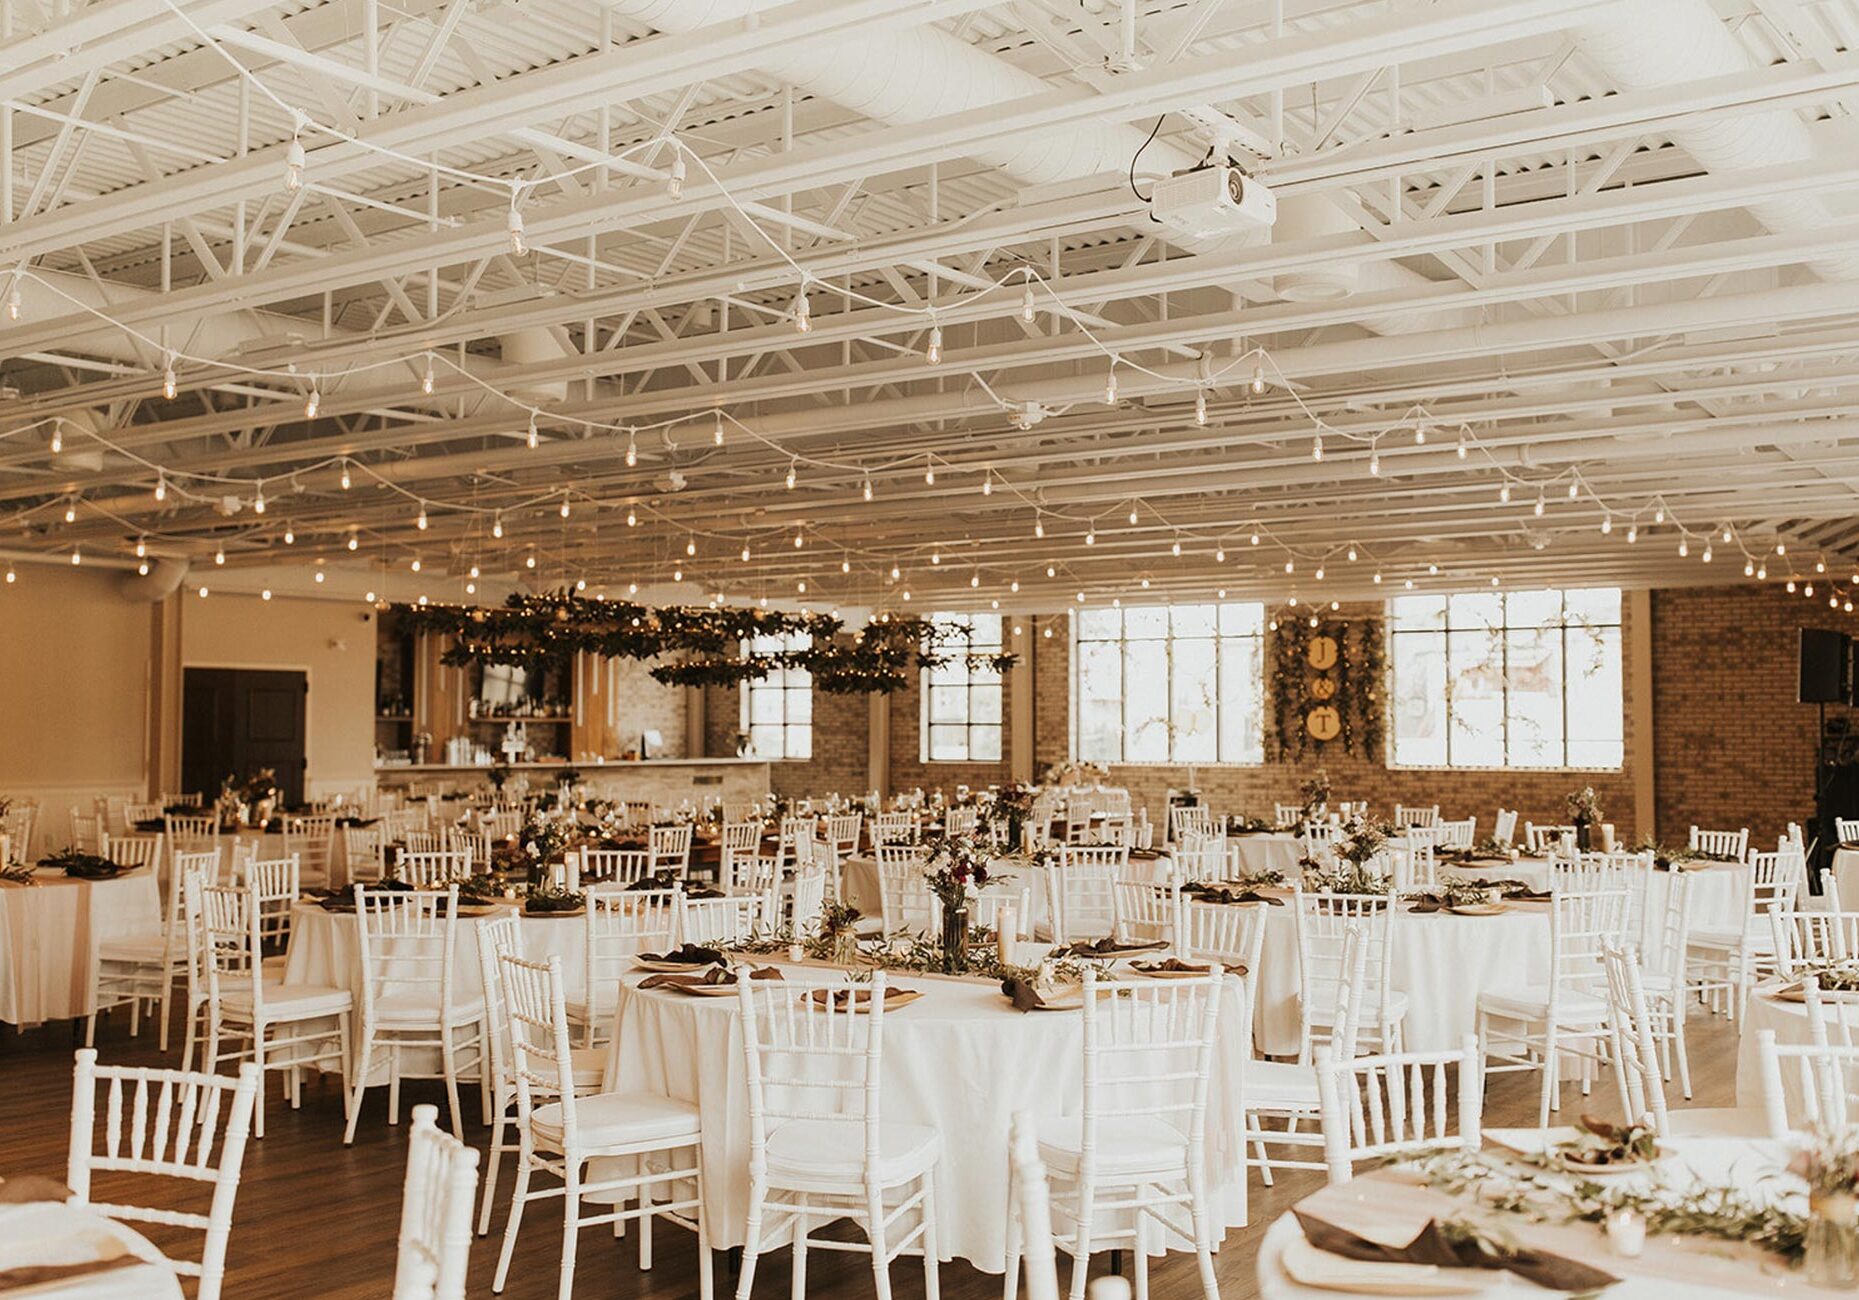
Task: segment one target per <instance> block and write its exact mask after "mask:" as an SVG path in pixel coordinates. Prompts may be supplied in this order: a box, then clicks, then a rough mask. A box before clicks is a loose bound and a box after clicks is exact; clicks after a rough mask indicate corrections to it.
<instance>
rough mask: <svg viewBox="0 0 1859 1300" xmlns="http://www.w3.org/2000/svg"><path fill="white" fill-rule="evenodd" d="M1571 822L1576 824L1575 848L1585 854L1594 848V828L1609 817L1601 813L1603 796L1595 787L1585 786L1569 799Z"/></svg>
mask: <svg viewBox="0 0 1859 1300" xmlns="http://www.w3.org/2000/svg"><path fill="white" fill-rule="evenodd" d="M1568 805H1569V820H1570V821H1571V822H1573V823H1574V824H1575V847H1576V848H1578V849H1580V850H1582V851H1583V852H1584V853H1585V852H1587V850H1588V849H1589V848H1590V847H1591V846H1592V844H1593V837H1594V827H1596V826H1598V825H1600V824H1601V821H1602V819H1603V818H1604V817H1605V816H1606V815H1607V814H1605V813H1604V812H1602V811H1601V796H1600V795H1598V794H1596V793H1595V792H1594V787H1593V786H1591V785H1584V786H1583V787H1582V788H1581V789H1579V790H1577V791H1575V792H1574V793H1572V794H1570V795H1569V797H1568Z"/></svg>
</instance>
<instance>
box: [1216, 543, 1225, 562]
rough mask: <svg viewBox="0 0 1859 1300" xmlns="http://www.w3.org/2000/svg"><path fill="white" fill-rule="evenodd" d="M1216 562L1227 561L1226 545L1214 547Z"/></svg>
mask: <svg viewBox="0 0 1859 1300" xmlns="http://www.w3.org/2000/svg"><path fill="white" fill-rule="evenodd" d="M1214 563H1215V564H1225V563H1226V547H1224V546H1216V547H1214Z"/></svg>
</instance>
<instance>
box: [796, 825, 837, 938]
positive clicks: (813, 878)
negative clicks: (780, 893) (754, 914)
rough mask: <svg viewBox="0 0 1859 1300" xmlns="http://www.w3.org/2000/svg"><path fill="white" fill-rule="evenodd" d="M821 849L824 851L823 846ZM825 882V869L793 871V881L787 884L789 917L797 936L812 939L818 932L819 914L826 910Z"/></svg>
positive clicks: (811, 867)
mask: <svg viewBox="0 0 1859 1300" xmlns="http://www.w3.org/2000/svg"><path fill="white" fill-rule="evenodd" d="M821 848H822V850H824V849H825V846H824V845H822V846H821ZM827 881H828V877H827V873H826V868H825V867H821V866H803V867H800V868H798V869H796V870H795V872H794V877H793V879H792V880H791V881H789V882H788V888H789V890H790V893H789V896H788V900H787V902H788V907H789V909H790V911H789V915H790V916H791V917H792V919H793V922H794V933H795V934H796V935H797V936H799V937H801V938H812V937H813V936H815V935H817V934H818V933H819V932H820V914H821V913H822V912H824V911H825V910H826V895H827Z"/></svg>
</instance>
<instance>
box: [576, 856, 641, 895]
mask: <svg viewBox="0 0 1859 1300" xmlns="http://www.w3.org/2000/svg"><path fill="white" fill-rule="evenodd" d="M569 857H570V859H571V861H572V863H573V867H574V869H573V871H572V872H571V873H570V874H569V878H568V890H569V892H570V893H579V892H580V891H581V889H582V888H583V887H584V886H587V885H633V884H637V883H638V882H639V881H641V880H643V879H645V877H646V874H647V873H648V872H649V871H651V869H652V854H651V852H650V850H647V849H582V850H581V851H580V853H578V854H575V853H570V854H569Z"/></svg>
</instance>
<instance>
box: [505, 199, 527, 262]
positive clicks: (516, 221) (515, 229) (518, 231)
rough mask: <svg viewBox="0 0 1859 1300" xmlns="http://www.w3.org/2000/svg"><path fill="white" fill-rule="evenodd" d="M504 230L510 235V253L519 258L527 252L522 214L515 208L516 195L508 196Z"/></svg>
mask: <svg viewBox="0 0 1859 1300" xmlns="http://www.w3.org/2000/svg"><path fill="white" fill-rule="evenodd" d="M503 224H504V229H505V230H506V231H508V232H509V234H510V251H511V252H512V253H515V254H516V255H517V256H518V257H521V256H522V255H523V254H524V253H527V252H528V251H529V245H528V244H526V243H525V242H524V240H523V213H522V211H521V210H520V209H518V207H517V206H516V195H515V193H514V192H513V193H512V194H511V195H510V211H509V214H508V215H506V216H505V217H504V223H503Z"/></svg>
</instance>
